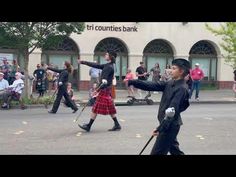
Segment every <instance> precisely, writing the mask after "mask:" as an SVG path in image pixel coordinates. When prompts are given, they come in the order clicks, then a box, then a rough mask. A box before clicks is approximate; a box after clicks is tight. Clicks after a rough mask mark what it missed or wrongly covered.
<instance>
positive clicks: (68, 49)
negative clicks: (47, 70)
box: [42, 38, 79, 88]
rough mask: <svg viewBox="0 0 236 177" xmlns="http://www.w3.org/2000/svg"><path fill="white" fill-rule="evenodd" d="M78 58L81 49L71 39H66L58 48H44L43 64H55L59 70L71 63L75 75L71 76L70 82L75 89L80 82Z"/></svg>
mask: <svg viewBox="0 0 236 177" xmlns="http://www.w3.org/2000/svg"><path fill="white" fill-rule="evenodd" d="M78 56H79V48H78V47H77V45H76V43H75V42H74V41H73V40H72V39H70V38H65V39H64V40H63V41H62V42H61V43H59V44H58V45H57V46H56V47H48V48H43V50H42V62H44V63H46V64H53V65H54V66H56V67H58V68H59V69H62V68H63V65H64V62H65V61H69V62H70V63H71V64H72V65H73V69H74V70H73V75H72V76H71V75H70V77H69V82H71V83H72V86H73V87H74V88H77V87H78V84H77V83H78V80H79V72H78V63H77V58H78Z"/></svg>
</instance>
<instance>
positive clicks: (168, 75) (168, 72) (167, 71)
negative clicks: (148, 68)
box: [161, 64, 171, 82]
mask: <svg viewBox="0 0 236 177" xmlns="http://www.w3.org/2000/svg"><path fill="white" fill-rule="evenodd" d="M161 80H162V81H165V82H167V81H169V80H171V67H170V64H167V65H166V69H165V71H164V73H163V75H162V77H161Z"/></svg>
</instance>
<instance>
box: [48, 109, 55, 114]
mask: <svg viewBox="0 0 236 177" xmlns="http://www.w3.org/2000/svg"><path fill="white" fill-rule="evenodd" d="M48 113H49V114H56V112H53V111H52V110H51V111H48Z"/></svg>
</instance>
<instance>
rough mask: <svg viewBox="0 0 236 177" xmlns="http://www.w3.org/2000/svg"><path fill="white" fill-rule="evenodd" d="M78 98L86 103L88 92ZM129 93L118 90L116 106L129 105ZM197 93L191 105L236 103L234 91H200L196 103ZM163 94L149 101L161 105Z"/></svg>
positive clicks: (159, 93)
mask: <svg viewBox="0 0 236 177" xmlns="http://www.w3.org/2000/svg"><path fill="white" fill-rule="evenodd" d="M142 93H143V97H144V96H145V95H146V93H145V91H143V92H142ZM74 95H75V97H76V100H77V101H76V102H82V103H85V102H87V101H88V91H79V92H78V91H76V92H75V93H74ZM127 95H128V93H127V91H126V90H116V99H115V104H116V105H127V100H128V98H127ZM194 95H195V91H194V92H193V96H192V99H191V100H190V102H191V103H197V104H200V103H215V104H217V103H236V98H235V97H234V93H233V91H232V90H200V93H199V98H200V99H199V101H196V100H195V99H194ZM135 96H136V98H138V95H137V93H136V95H135ZM161 96H162V92H158V93H155V94H154V93H152V95H151V97H149V99H152V100H153V101H154V104H159V103H160V100H161ZM144 104H146V103H145V102H144ZM134 105H137V103H134Z"/></svg>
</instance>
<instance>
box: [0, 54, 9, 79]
mask: <svg viewBox="0 0 236 177" xmlns="http://www.w3.org/2000/svg"><path fill="white" fill-rule="evenodd" d="M1 72H3V74H4V79H5V80H7V81H8V82H9V72H10V65H9V64H8V62H7V59H6V58H3V65H2V66H1Z"/></svg>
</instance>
